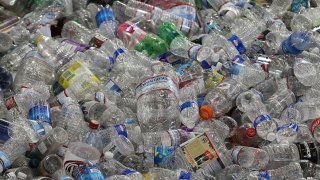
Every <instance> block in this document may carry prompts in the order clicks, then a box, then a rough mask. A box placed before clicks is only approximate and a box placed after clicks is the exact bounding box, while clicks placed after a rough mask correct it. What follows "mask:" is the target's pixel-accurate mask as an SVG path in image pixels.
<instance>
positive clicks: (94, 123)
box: [89, 120, 99, 129]
mask: <svg viewBox="0 0 320 180" xmlns="http://www.w3.org/2000/svg"><path fill="white" fill-rule="evenodd" d="M89 128H91V129H98V128H99V122H98V121H96V120H91V121H90V122H89Z"/></svg>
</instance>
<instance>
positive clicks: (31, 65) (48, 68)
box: [13, 51, 55, 90]
mask: <svg viewBox="0 0 320 180" xmlns="http://www.w3.org/2000/svg"><path fill="white" fill-rule="evenodd" d="M54 79H55V72H54V68H53V65H52V63H51V62H50V61H48V59H45V58H44V57H42V56H41V55H40V54H39V53H37V52H36V51H30V52H29V53H28V54H27V55H26V56H25V57H24V59H23V61H22V62H21V64H20V66H19V71H18V72H17V74H16V76H15V78H14V83H13V86H14V89H15V90H19V89H20V88H21V86H23V85H26V84H28V83H30V84H35V83H36V82H38V81H43V82H44V83H46V84H53V82H54Z"/></svg>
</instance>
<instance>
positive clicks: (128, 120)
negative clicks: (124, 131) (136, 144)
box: [124, 118, 138, 125]
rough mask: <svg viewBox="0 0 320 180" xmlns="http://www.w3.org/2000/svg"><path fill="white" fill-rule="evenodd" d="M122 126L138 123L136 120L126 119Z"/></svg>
mask: <svg viewBox="0 0 320 180" xmlns="http://www.w3.org/2000/svg"><path fill="white" fill-rule="evenodd" d="M124 124H127V125H138V121H137V120H136V119H133V118H126V120H125V122H124Z"/></svg>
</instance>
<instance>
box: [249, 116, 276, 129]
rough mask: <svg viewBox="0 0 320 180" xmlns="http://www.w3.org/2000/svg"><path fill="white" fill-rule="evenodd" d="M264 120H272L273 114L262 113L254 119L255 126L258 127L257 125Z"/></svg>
mask: <svg viewBox="0 0 320 180" xmlns="http://www.w3.org/2000/svg"><path fill="white" fill-rule="evenodd" d="M264 121H272V118H271V116H269V115H267V114H264V115H260V116H259V117H257V118H256V120H254V122H253V127H254V128H257V126H258V125H259V124H260V123H262V122H264Z"/></svg>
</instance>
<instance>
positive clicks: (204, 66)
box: [201, 60, 211, 70]
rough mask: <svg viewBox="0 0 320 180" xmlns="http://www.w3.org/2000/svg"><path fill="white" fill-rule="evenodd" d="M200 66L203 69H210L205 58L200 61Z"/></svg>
mask: <svg viewBox="0 0 320 180" xmlns="http://www.w3.org/2000/svg"><path fill="white" fill-rule="evenodd" d="M201 67H202V68H203V69H204V70H210V69H211V65H210V64H209V63H208V62H207V61H205V60H203V61H201Z"/></svg>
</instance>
